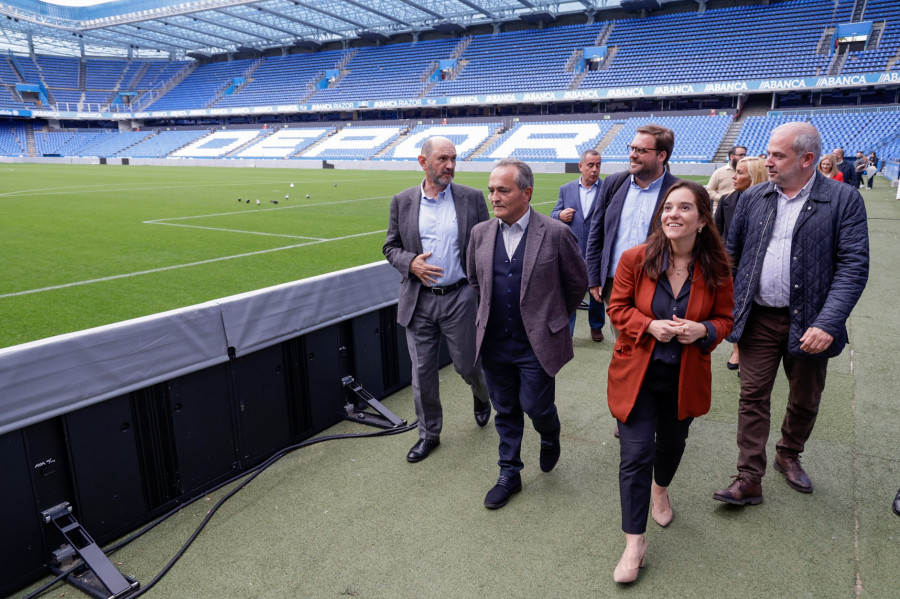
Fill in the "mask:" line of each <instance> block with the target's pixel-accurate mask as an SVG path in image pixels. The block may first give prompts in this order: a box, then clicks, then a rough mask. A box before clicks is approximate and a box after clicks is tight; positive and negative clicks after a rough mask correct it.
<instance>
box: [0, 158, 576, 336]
mask: <svg viewBox="0 0 900 599" xmlns="http://www.w3.org/2000/svg"><path fill="white" fill-rule="evenodd" d="M460 170H461V171H462V172H459V173H458V175H457V178H456V181H457V182H458V183H462V184H466V185H471V186H473V187H477V188H479V189H486V187H487V179H488V174H487V173H465V172H464V170H465V165H462V166H461V168H460ZM0 172H2V173H3V179H2V180H3V192H2V193H0V256H3V276H2V278H0V314H2V315H3V318H0V347H7V346H11V345H17V344H20V343H25V342H27V341H33V340H36V339H41V338H44V337H50V336H53V335H58V334H62V333H69V332H73V331H78V330H82V329H87V328H91V327H95V326H100V325H103V324H109V323H112V322H119V321H122V320H127V319H130V318H137V317H139V316H146V315H148V314H154V313H157V312H163V311H166V310H171V309H175V308H180V307H184V306H189V305H193V304H198V303H201V302H204V301H209V300H213V299H218V298H222V297H226V296H229V295H234V294H236V293H243V292H246V291H252V290H254V289H260V288H263V287H269V286H271V285H278V284H280V283H286V282H289V281H295V280H298V279H303V278H306V277H310V276H314V275H318V274H323V273H327V272H332V271H335V270H340V269H343V268H348V267H351V266H357V265H360V264H368V263H370V262H375V261H378V260H382V259H383V256H382V253H381V246H382V244H383V243H384V233H385V230H386V228H387V221H388V208H389V206H390V201H391V197H392V196H393V195H394V194H395V193H397V192H398V191H400V190H402V189H405V188H407V187H411V186H413V185H416V184H417V183H419V182H420V181H421V174H420V173H419V172H408V171H346V170H321V171H318V170H305V169H304V170H297V171H288V170H285V169H255V168H203V167H196V168H194V167H177V168H175V167H154V166H111V165H40V164H21V165H9V166H5V167H4V168H3V169H2V170H0ZM573 178H574V176H573V175H571V174H558V175H557V174H553V175H537V176H536V183H535V195H534V198H533V205H534V207H535V209H536V210H539V211H541V212H544V213H549V212H550V210H551V209H552V208H553V205H554V204H555V202H556V199H557V197H558V193H559V186H560V185H562V184H563V183H565V182H567V181H570V180H572V179H573ZM291 183H293V184H294V187H293V188H291V187H290V185H291ZM306 194H309V195H310V197H309V198H306ZM285 195H289V196H290V197H289V198H288V199H285ZM238 198H241V200H242V201H241V202H240V203H238ZM257 199H258V200H259V201H260V205H258V206H257V204H256V200H257ZM247 200H250V203H249V204H248V203H246V201H247ZM272 200H275V201H277V202H278V204H273V203H271V201H272Z"/></svg>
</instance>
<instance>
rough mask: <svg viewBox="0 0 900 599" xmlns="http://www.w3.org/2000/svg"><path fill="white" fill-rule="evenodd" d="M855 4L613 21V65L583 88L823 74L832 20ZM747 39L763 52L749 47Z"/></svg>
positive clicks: (829, 2) (817, 2) (796, 2)
mask: <svg viewBox="0 0 900 599" xmlns="http://www.w3.org/2000/svg"><path fill="white" fill-rule="evenodd" d="M852 5H853V3H852V2H849V3H847V2H845V3H841V4H839V5H837V6H836V5H835V3H834V1H833V0H792V1H789V2H779V3H777V4H773V5H770V6H736V7H730V8H721V9H715V10H707V11H705V12H702V13H699V14H697V13H681V14H672V15H659V16H655V17H653V18H650V19H623V20H620V21H616V22H615V24H614V26H613V29H612V33H611V34H610V37H609V39H608V41H607V45H608V46H609V47H610V48H615V49H616V53H615V58H614V59H613V62H612V65H611V66H610V67H609V68H608V69H606V70H598V71H591V72H589V73H588V74H587V76H586V77H585V78H584V81H582V83H581V87H582V88H592V87H620V86H627V85H634V84H635V74H636V73H639V78H640V84H641V85H654V84H665V83H689V82H705V81H713V82H716V81H728V80H740V79H766V78H772V77H796V76H807V77H812V76H816V75H819V74H825V73H824V70H825V68H826V67H827V66H828V64H829V62H830V61H831V56H829V55H828V54H818V53H817V51H818V47H819V41H820V39H821V38H822V36H823V34H824V31H825V28H826V26H827V25H829V24H831V23H834V22H842V21H847V20H849V18H850V10H851V9H852ZM735 23H740V24H741V27H740V32H739V34H736V32H735V29H734V25H735ZM749 40H752V47H754V48H764V49H765V52H764V53H765V57H764V58H763V57H762V56H761V52H759V51H748V48H749V47H750V46H748V43H750V42H749Z"/></svg>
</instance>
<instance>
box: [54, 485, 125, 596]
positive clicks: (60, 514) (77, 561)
mask: <svg viewBox="0 0 900 599" xmlns="http://www.w3.org/2000/svg"><path fill="white" fill-rule="evenodd" d="M41 516H42V517H43V518H44V523H45V524H50V523H51V522H52V523H53V524H54V525H56V528H58V529H59V532H61V533H62V535H63V537H65V539H66V541H68V544H65V545H62V546H61V547H60V548H59V549H57V550H55V551H54V552H53V556H52V557H53V559H52V561H51V566H50V569H51V570H52V571H53V573H54V574H63V573H64V572H66V571H69V570H70V569H71V571H70V572H69V574H68V575H66V577H65V580H66V582H68V583H69V584H71V585H72V586H73V587H75V588H77V589H79V590H81V591H82V592H84V593H86V594H88V595H90V596H91V597H95V598H96V599H120V598H123V597H127V596H129V595H131V594H132V593H133V592H134V591H136V590H137V589H138V588H140V586H141V583H139V582H138V581H137V580H135V579H133V578H131V577H128V576H125V575H124V574H122V573H121V572H119V570H118V569H116V567H115V566H114V565H113V563H112V562H111V561H109V558H108V557H106V554H105V553H103V550H102V549H100V546H99V545H97V543H95V542H94V539H92V538H91V535H89V534H88V532H87V531H86V530H85V529H84V527H83V526H81V524H79V523H78V520H76V519H75V517H74V516H73V515H72V506H71V505H69V502H68V501H64V502H62V503H60V504H59V505H55V506H53V507H52V508H50V509H48V510H44V511H42V512H41ZM73 567H74V569H72V568H73Z"/></svg>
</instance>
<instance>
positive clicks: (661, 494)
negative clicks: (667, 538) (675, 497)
mask: <svg viewBox="0 0 900 599" xmlns="http://www.w3.org/2000/svg"><path fill="white" fill-rule="evenodd" d="M650 496H651V497H652V498H653V507H652V508H650V516H652V517H653V521H654V522H656V523H657V524H659V525H660V526H662V527H663V528H665V527H666V526H668V525H669V524H670V523H671V522H672V518H673V517H674V516H675V514H674V512H672V502H671V501H669V489H667V488H666V487H660V486H659V485H657V484H656V482H655V481H654V482H653V483H652V484H651V486H650ZM661 504H662V505H661Z"/></svg>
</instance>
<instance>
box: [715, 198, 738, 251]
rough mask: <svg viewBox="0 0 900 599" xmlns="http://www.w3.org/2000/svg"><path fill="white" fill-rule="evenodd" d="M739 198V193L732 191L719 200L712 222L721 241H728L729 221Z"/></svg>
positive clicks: (732, 216)
mask: <svg viewBox="0 0 900 599" xmlns="http://www.w3.org/2000/svg"><path fill="white" fill-rule="evenodd" d="M740 197H741V192H739V191H737V190H734V191H732V192H731V193H729V194H728V195H724V196H722V197H721V198H719V205H718V207H717V208H716V214H715V216H713V220H714V221H715V223H716V228H717V229H718V230H719V235H721V236H722V241H727V240H728V228H729V227H730V226H731V219H732V218H734V210H735V208H737V205H738V200H739V199H740Z"/></svg>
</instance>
